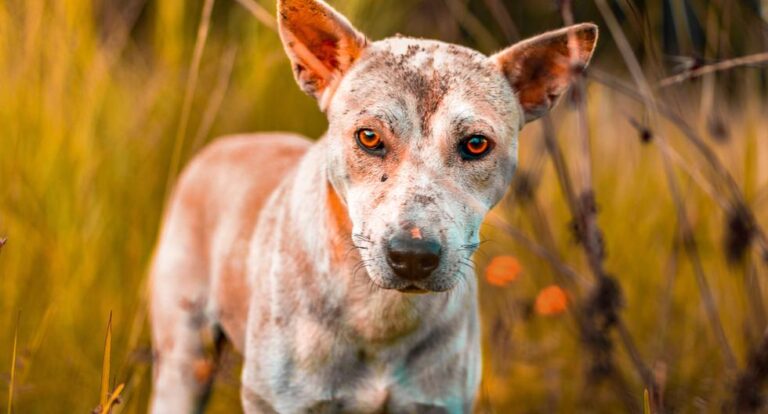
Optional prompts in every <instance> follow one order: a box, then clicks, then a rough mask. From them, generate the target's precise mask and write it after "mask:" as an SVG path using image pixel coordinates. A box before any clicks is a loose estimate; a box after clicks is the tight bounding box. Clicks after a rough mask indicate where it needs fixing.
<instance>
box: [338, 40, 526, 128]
mask: <svg viewBox="0 0 768 414" xmlns="http://www.w3.org/2000/svg"><path fill="white" fill-rule="evenodd" d="M338 92H340V95H343V96H344V99H343V100H341V102H336V103H337V105H332V106H336V108H335V109H339V110H341V111H342V113H343V114H350V113H352V114H354V113H361V112H370V111H372V110H374V109H376V108H377V107H386V109H387V111H389V112H390V113H391V112H392V111H393V108H395V107H400V112H412V111H414V110H415V112H417V113H418V116H419V117H420V118H421V119H422V121H424V122H423V123H424V124H425V125H424V126H425V127H426V126H427V125H426V124H428V123H429V122H428V121H429V119H430V117H431V116H432V115H434V114H435V112H437V111H438V110H439V109H440V108H441V107H445V106H451V107H453V108H465V109H475V110H476V111H478V113H480V112H483V113H484V114H485V115H487V116H488V117H503V118H504V120H505V121H507V120H508V121H510V122H511V124H514V123H515V122H516V119H517V118H518V115H517V112H516V111H517V104H516V100H515V97H514V93H513V91H512V89H511V87H510V85H509V83H508V82H507V80H506V79H505V78H504V76H503V74H502V73H501V72H500V71H499V70H498V68H497V67H496V66H495V65H494V64H493V63H492V62H490V61H489V59H488V57H487V56H485V55H483V54H482V53H480V52H477V51H475V50H472V49H469V48H466V47H463V46H459V45H455V44H450V43H444V42H440V41H436V40H424V39H413V38H408V37H394V38H389V39H384V40H380V41H377V42H373V43H372V44H370V45H369V46H368V48H367V49H366V51H365V53H364V54H363V56H361V58H360V60H359V61H358V62H357V63H356V64H355V65H354V66H353V67H352V68H351V70H350V72H349V73H348V74H347V75H346V76H345V79H344V81H343V82H342V83H341V85H340V87H339V91H338ZM409 103H411V104H410V105H409ZM396 112H397V111H396ZM465 112H466V111H465Z"/></svg>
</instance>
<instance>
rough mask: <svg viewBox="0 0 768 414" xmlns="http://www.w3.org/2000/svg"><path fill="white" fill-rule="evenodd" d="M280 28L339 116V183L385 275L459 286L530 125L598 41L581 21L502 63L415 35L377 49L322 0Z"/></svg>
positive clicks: (380, 278) (399, 285)
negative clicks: (522, 133) (522, 134)
mask: <svg viewBox="0 0 768 414" xmlns="http://www.w3.org/2000/svg"><path fill="white" fill-rule="evenodd" d="M279 14H280V16H279V20H280V31H281V36H282V38H283V41H284V44H285V47H286V51H287V52H288V55H289V57H291V60H292V64H293V68H294V74H295V76H296V79H297V81H298V82H299V85H300V86H301V87H302V89H304V90H305V91H306V92H307V93H309V94H311V95H313V96H315V97H316V98H318V100H319V101H320V105H321V107H322V109H323V110H324V111H325V112H326V114H327V116H328V120H329V131H328V135H327V137H328V138H327V139H328V140H329V143H328V144H329V146H330V147H331V148H333V150H332V151H329V154H328V157H329V158H328V171H327V172H328V177H329V180H330V182H331V184H332V185H333V188H334V189H335V191H336V192H337V193H338V195H339V197H340V198H341V199H342V200H343V201H344V202H345V204H346V206H347V210H348V212H349V217H350V219H351V222H352V225H353V236H352V237H353V243H354V244H355V245H357V246H359V248H360V254H361V257H362V259H363V261H364V264H365V268H366V270H367V273H368V275H369V277H370V278H371V280H372V281H373V282H374V283H375V284H376V285H378V286H380V287H382V288H387V289H398V290H401V291H404V292H426V291H446V290H450V289H452V288H453V287H455V286H456V285H457V284H459V283H460V282H461V281H462V278H464V277H473V275H472V268H471V265H470V263H469V261H468V259H469V256H470V255H471V254H472V253H473V252H474V250H475V249H476V248H477V246H478V244H479V228H480V224H481V223H482V221H483V218H484V216H485V215H486V213H487V212H488V210H489V209H490V208H491V207H493V206H494V205H495V204H496V203H497V202H498V201H499V200H500V199H501V198H502V196H503V195H504V193H505V192H506V189H507V187H508V185H509V183H510V181H511V180H512V176H513V173H514V171H515V168H516V166H517V138H518V133H519V131H520V129H521V128H522V126H523V125H524V124H525V123H526V122H529V121H531V120H533V119H536V118H538V117H539V116H541V115H542V114H543V113H545V112H546V111H547V110H549V109H550V108H551V107H552V106H554V104H555V103H556V101H557V99H558V97H559V96H560V95H562V94H563V93H564V92H565V90H566V89H567V87H568V84H569V78H570V77H571V74H572V73H573V71H572V69H571V68H572V67H574V65H576V66H577V67H578V68H583V66H585V65H586V64H587V63H588V61H589V59H590V57H591V54H592V50H593V48H594V44H595V42H596V39H597V31H596V27H595V26H594V25H589V24H585V25H578V26H573V27H571V28H569V29H564V30H560V31H557V32H550V33H547V34H545V35H542V36H539V37H537V38H534V39H531V40H528V41H525V42H522V43H519V44H517V45H515V46H512V47H510V48H509V49H507V50H504V51H502V52H500V53H498V54H496V55H494V56H492V57H486V56H485V55H483V54H481V53H478V52H476V51H473V50H470V49H467V48H464V47H460V46H456V45H451V44H446V43H441V42H437V41H429V40H418V39H410V38H404V37H396V38H390V39H385V40H382V41H378V42H373V43H371V42H368V41H367V40H366V38H365V37H364V36H363V35H362V34H360V33H359V32H358V31H357V30H355V29H354V28H353V27H352V26H351V25H350V24H349V22H348V21H347V20H346V19H345V18H344V17H342V16H341V15H339V14H338V13H337V12H335V11H334V10H333V9H331V8H330V6H328V5H327V4H325V3H323V2H322V1H320V0H282V1H281V2H280V3H279Z"/></svg>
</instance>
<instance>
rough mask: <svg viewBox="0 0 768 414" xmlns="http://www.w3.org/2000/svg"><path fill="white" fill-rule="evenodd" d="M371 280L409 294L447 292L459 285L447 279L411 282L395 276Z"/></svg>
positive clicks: (378, 284) (382, 286)
mask: <svg viewBox="0 0 768 414" xmlns="http://www.w3.org/2000/svg"><path fill="white" fill-rule="evenodd" d="M371 281H373V283H374V284H375V285H376V286H377V287H379V288H380V289H384V290H394V291H397V292H400V293H404V294H408V295H427V294H430V293H441V292H447V291H449V290H451V289H453V288H454V287H455V286H456V285H457V283H450V282H447V281H437V280H434V281H432V280H430V281H419V282H410V281H406V280H402V279H395V278H392V279H384V280H376V279H374V278H371Z"/></svg>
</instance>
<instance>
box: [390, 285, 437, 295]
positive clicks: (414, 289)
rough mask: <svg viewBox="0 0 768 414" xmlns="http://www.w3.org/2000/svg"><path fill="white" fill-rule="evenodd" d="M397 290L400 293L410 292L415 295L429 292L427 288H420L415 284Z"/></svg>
mask: <svg viewBox="0 0 768 414" xmlns="http://www.w3.org/2000/svg"><path fill="white" fill-rule="evenodd" d="M397 291H398V292H401V293H411V294H416V295H423V294H425V293H429V291H428V290H426V289H422V288H420V287H418V286H416V285H408V286H406V287H404V288H402V289H397Z"/></svg>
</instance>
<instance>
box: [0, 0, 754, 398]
mask: <svg viewBox="0 0 768 414" xmlns="http://www.w3.org/2000/svg"><path fill="white" fill-rule="evenodd" d="M330 3H331V4H332V5H334V6H335V7H337V8H338V9H339V10H340V11H342V12H343V13H344V14H345V15H347V16H348V17H349V18H350V20H351V21H352V22H353V23H354V24H355V25H356V26H357V27H358V28H359V29H361V30H362V31H364V32H365V33H366V34H368V36H369V37H370V38H372V39H380V38H384V37H388V36H392V35H394V34H396V33H402V34H404V35H409V36H416V37H429V38H437V39H440V40H443V41H448V42H455V43H459V44H462V45H466V46H469V47H473V48H477V49H478V50H480V51H482V52H484V53H492V52H494V51H497V50H499V49H501V48H503V47H505V46H506V45H509V44H511V43H514V42H515V41H517V40H520V39H523V38H525V37H528V36H531V35H535V34H538V33H540V32H543V31H546V30H549V29H554V28H558V27H561V26H562V25H564V22H568V21H576V22H580V21H593V22H596V23H597V24H598V25H600V27H601V35H600V42H599V45H598V49H597V53H596V55H595V58H594V60H593V64H592V66H591V67H590V69H589V71H588V72H587V73H586V74H585V75H584V76H583V77H581V78H580V79H579V80H578V84H579V85H577V88H576V89H575V91H576V92H575V93H573V94H571V96H569V97H568V98H567V99H565V100H564V102H563V103H562V104H561V105H560V107H559V108H558V109H557V110H556V111H555V112H554V113H553V114H552V116H551V117H550V118H546V119H544V120H542V121H538V122H536V123H534V124H531V125H530V126H528V128H527V129H526V130H525V131H524V133H523V135H522V137H521V145H520V146H521V166H520V173H519V174H518V178H517V179H516V181H515V183H514V185H513V187H512V189H511V191H510V193H509V196H508V197H507V199H505V200H504V202H503V203H502V204H501V205H500V206H499V207H498V208H497V209H496V210H495V211H494V214H493V215H492V216H491V217H490V218H489V220H488V223H487V225H485V226H484V227H483V232H482V234H483V236H484V237H485V239H486V240H488V241H487V242H485V243H484V244H483V245H482V247H481V249H480V252H478V254H477V255H476V256H475V262H476V265H477V270H478V277H479V278H480V279H481V282H480V283H481V303H482V307H483V309H482V312H483V327H484V348H485V357H484V359H485V361H484V370H485V372H484V380H483V386H482V389H481V392H480V401H479V403H478V407H477V411H478V412H481V413H509V412H523V413H550V412H568V413H570V412H606V413H615V412H654V413H655V412H720V411H726V412H732V411H741V412H749V411H760V410H764V409H765V408H764V406H763V398H764V385H765V384H766V382H768V338H766V337H765V331H766V328H768V325H767V324H766V320H767V319H766V309H765V299H764V298H765V294H766V293H768V292H767V291H766V286H767V285H768V282H766V281H765V278H766V277H768V244H767V243H766V238H765V233H764V232H763V226H766V225H768V110H767V107H766V104H768V102H767V99H766V97H767V93H766V91H767V90H768V71H766V66H765V62H766V59H768V57H766V56H765V53H766V52H767V51H768V2H766V1H764V0H660V1H647V0H594V1H593V0H572V1H571V0H559V1H555V0H525V1H523V0H514V1H513V0H389V1H373V0H368V1H364V0H346V1H340V0H338V1H333V0H332V1H330ZM274 9H275V4H274V1H272V0H258V1H256V0H215V1H214V0H202V1H176V0H119V1H118V0H66V1H54V0H4V1H2V2H0V408H2V409H3V410H5V409H6V405H7V404H10V403H12V405H13V412H16V413H54V412H57V413H58V412H60V413H75V412H79V413H85V412H90V411H91V410H93V409H94V408H95V407H97V406H98V405H99V404H100V399H101V398H103V396H104V394H105V393H106V391H113V390H115V388H117V387H118V386H119V385H121V384H124V385H125V386H124V388H122V389H121V390H120V391H121V392H120V398H121V401H120V404H118V405H116V406H115V407H114V408H113V409H112V412H113V413H141V412H145V411H146V403H147V398H148V395H149V389H150V383H151V351H150V343H149V338H148V329H147V320H146V317H147V315H146V299H145V290H146V273H145V271H146V268H147V264H148V261H149V258H150V255H151V251H152V248H153V245H154V242H155V239H156V236H157V231H158V225H159V220H160V217H161V214H162V209H163V205H164V200H165V197H166V194H167V193H168V191H169V188H171V187H172V185H173V183H174V181H175V178H176V176H177V174H178V172H179V171H180V169H181V168H183V165H184V164H185V163H186V162H187V161H188V160H189V159H190V157H192V156H193V155H194V154H195V153H196V152H198V151H199V150H200V149H201V148H202V147H203V146H204V145H206V144H207V143H208V142H210V141H212V140H214V139H215V137H217V136H221V135H224V134H231V133H239V132H248V131H268V130H286V131H295V132H300V133H303V134H306V135H307V136H310V137H318V136H320V135H321V134H322V133H323V132H324V130H325V128H326V121H325V118H324V116H323V115H322V114H321V113H320V111H319V110H318V109H317V106H316V104H315V102H314V101H313V100H312V99H311V98H309V97H307V96H305V95H303V94H302V93H301V92H300V91H299V88H298V87H297V86H296V85H295V84H294V81H293V78H292V75H291V71H290V67H289V64H288V61H287V59H286V58H285V56H284V53H283V51H282V47H281V45H280V43H279V39H278V36H277V35H276V33H275V31H274V21H273V19H272V16H273V15H274ZM742 56H748V58H746V59H741V60H734V59H735V58H740V57H742ZM713 65H714V66H713ZM721 69H722V70H721ZM675 75H678V77H676V78H675V77H674V76H675ZM694 75H695V76H694ZM699 75H701V76H699ZM670 77H672V78H670ZM689 77H690V78H691V79H688V78H689ZM6 239H7V241H6V242H5V243H4V245H3V243H2V241H3V240H6ZM110 315H111V338H109V340H108V342H109V343H110V344H111V347H105V336H106V335H107V331H108V329H107V325H108V321H109V320H110ZM105 353H107V356H108V358H107V361H110V362H111V363H110V364H105V363H104V360H103V358H104V355H105ZM239 364H240V359H239V357H238V356H237V355H235V354H234V352H232V350H225V354H224V357H223V361H222V366H221V368H220V369H219V370H218V372H217V374H216V375H217V381H216V388H215V391H214V394H213V397H212V404H211V408H210V412H215V413H219V412H221V413H231V412H238V411H239V410H240V408H239V398H238V381H239V380H238V375H239ZM102 377H104V378H105V379H106V380H107V384H106V386H103V385H102ZM9 412H10V411H9Z"/></svg>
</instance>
